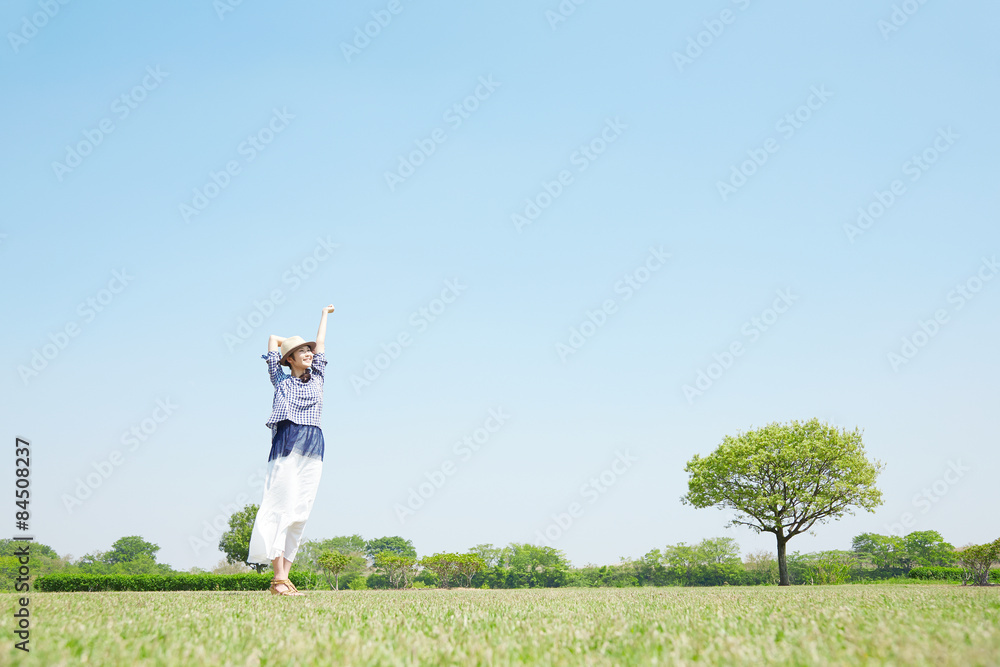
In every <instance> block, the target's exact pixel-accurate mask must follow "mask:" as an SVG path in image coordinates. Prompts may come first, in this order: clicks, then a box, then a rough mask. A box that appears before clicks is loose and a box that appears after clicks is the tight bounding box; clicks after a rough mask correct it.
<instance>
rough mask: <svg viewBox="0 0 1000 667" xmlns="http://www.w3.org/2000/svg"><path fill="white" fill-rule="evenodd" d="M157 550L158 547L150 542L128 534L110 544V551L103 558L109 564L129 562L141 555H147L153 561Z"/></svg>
mask: <svg viewBox="0 0 1000 667" xmlns="http://www.w3.org/2000/svg"><path fill="white" fill-rule="evenodd" d="M159 550H160V547H158V546H156V545H155V544H153V543H152V542H147V541H146V540H144V539H142V538H141V537H139V536H138V535H130V536H128V537H123V538H121V539H120V540H118V541H117V542H115V543H114V544H112V545H111V551H109V552H108V553H107V554H106V556H105V560H106V562H107V563H108V564H109V565H114V564H115V563H130V562H132V561H135V560H138V559H140V558H142V557H143V556H148V557H149V558H150V559H151V560H153V561H155V560H156V552H157V551H159Z"/></svg>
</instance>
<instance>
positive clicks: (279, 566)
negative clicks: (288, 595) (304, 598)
mask: <svg viewBox="0 0 1000 667" xmlns="http://www.w3.org/2000/svg"><path fill="white" fill-rule="evenodd" d="M271 567H272V568H274V578H275V579H287V578H288V571H289V570H291V569H292V561H290V560H288V559H287V558H285V557H284V556H276V557H275V559H274V560H272V561H271ZM275 590H277V591H278V592H279V593H281V592H283V591H287V590H288V586H286V585H285V584H278V585H277V586H275ZM292 595H303V593H299V592H296V593H292Z"/></svg>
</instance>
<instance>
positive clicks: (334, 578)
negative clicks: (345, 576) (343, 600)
mask: <svg viewBox="0 0 1000 667" xmlns="http://www.w3.org/2000/svg"><path fill="white" fill-rule="evenodd" d="M333 581H334V582H335V584H336V588H334V589H333V590H335V591H339V590H340V572H338V573H337V574H335V575H333Z"/></svg>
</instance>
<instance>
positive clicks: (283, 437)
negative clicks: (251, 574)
mask: <svg viewBox="0 0 1000 667" xmlns="http://www.w3.org/2000/svg"><path fill="white" fill-rule="evenodd" d="M324 449H325V444H324V441H323V432H322V431H321V430H320V428H319V427H318V426H304V425H301V424H296V423H294V422H291V421H288V420H283V421H280V422H278V423H277V424H275V425H274V426H272V427H271V453H270V455H269V457H268V461H267V476H266V477H265V479H264V497H263V499H262V500H261V503H260V509H258V510H257V518H256V519H255V520H254V524H253V532H252V533H251V535H250V553H249V555H248V556H247V562H248V563H266V564H270V563H271V561H273V560H274V559H275V558H277V557H278V556H284V557H285V558H287V559H288V560H290V561H293V560H295V554H296V552H297V551H298V549H299V544H300V542H301V540H302V531H303V530H304V529H305V525H306V520H307V519H308V518H309V514H310V512H312V507H313V502H314V501H315V500H316V491H317V489H318V488H319V480H320V476H321V474H322V472H323V454H324Z"/></svg>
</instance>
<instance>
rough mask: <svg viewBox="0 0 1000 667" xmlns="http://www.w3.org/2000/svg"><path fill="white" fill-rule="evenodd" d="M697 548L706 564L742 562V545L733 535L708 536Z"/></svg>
mask: <svg viewBox="0 0 1000 667" xmlns="http://www.w3.org/2000/svg"><path fill="white" fill-rule="evenodd" d="M696 548H697V550H698V552H699V554H700V556H701V562H702V563H704V564H705V565H711V564H713V563H716V564H723V563H741V562H742V561H741V560H740V545H739V543H738V542H737V541H736V540H735V539H733V538H731V537H707V538H705V539H703V540H702V541H701V542H699V543H698V545H697V547H696Z"/></svg>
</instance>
